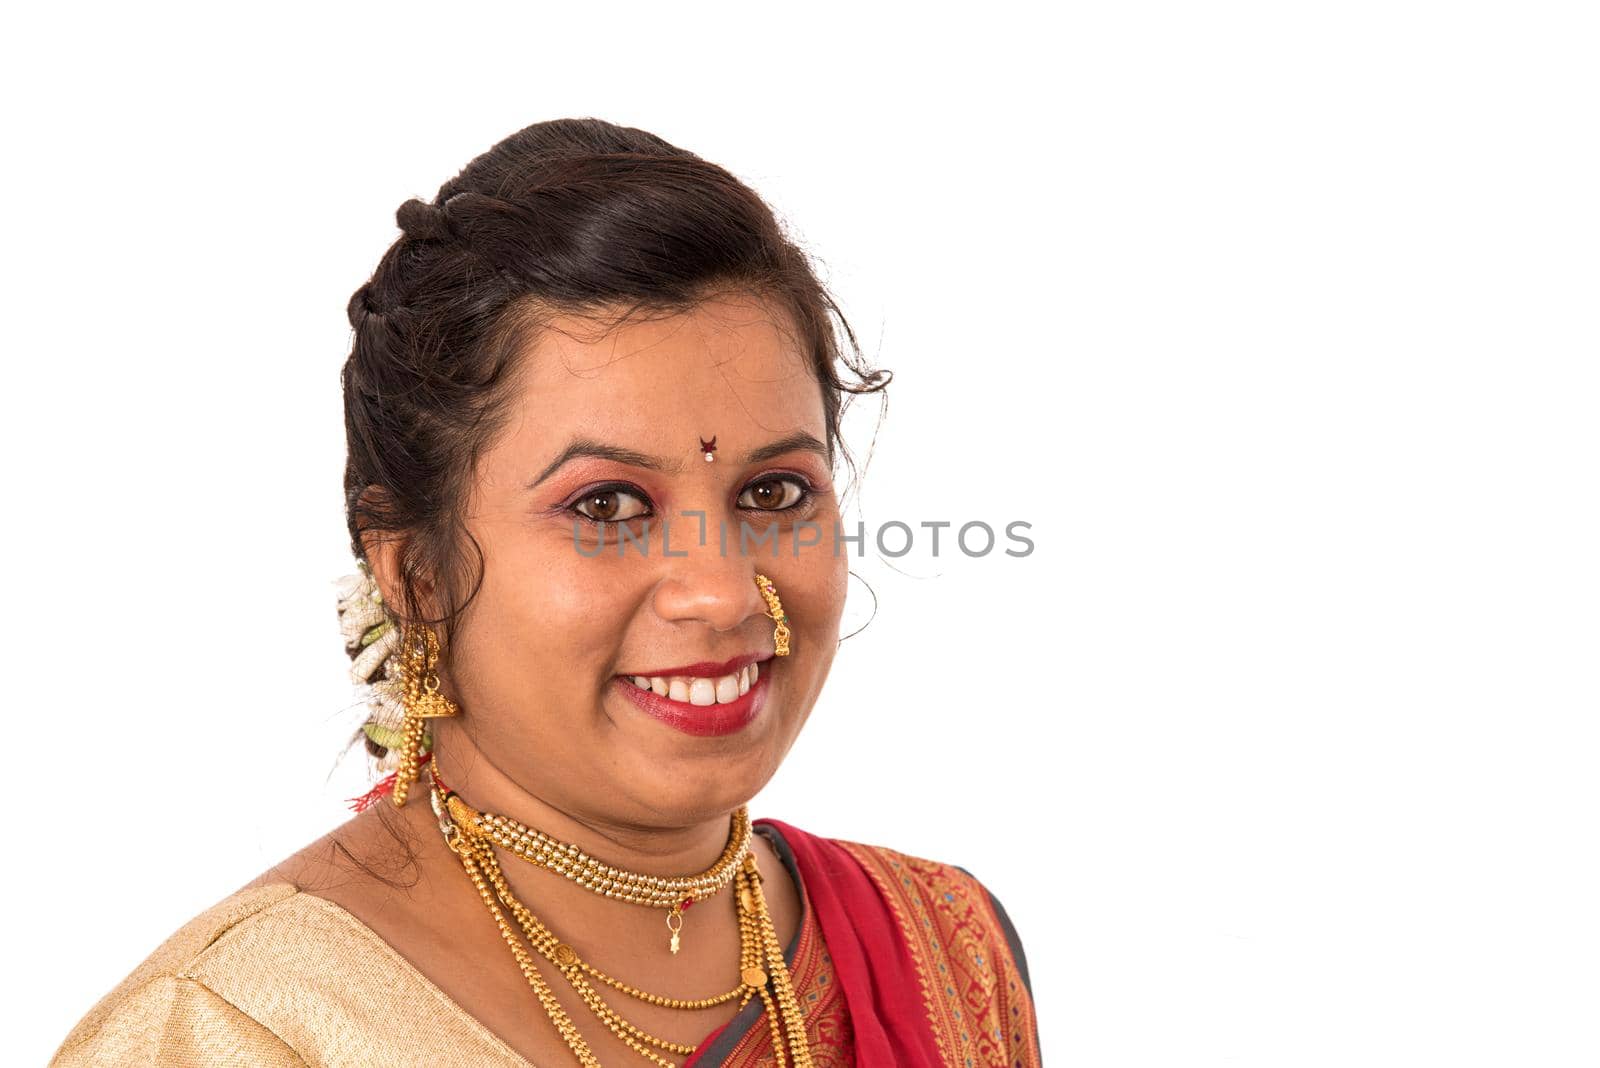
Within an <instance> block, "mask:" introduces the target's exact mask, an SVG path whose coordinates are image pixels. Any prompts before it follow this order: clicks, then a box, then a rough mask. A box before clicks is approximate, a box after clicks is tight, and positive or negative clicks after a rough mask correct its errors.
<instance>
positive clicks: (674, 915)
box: [667, 905, 683, 954]
mask: <svg viewBox="0 0 1600 1068" xmlns="http://www.w3.org/2000/svg"><path fill="white" fill-rule="evenodd" d="M673 920H677V921H678V922H677V923H676V924H674V923H673V922H672V921H673ZM667 930H669V931H671V932H672V943H671V946H672V952H673V953H674V954H676V953H677V952H678V932H679V931H681V930H683V907H682V906H681V905H674V906H672V911H671V912H669V913H667Z"/></svg>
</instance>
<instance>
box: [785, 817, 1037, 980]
mask: <svg viewBox="0 0 1600 1068" xmlns="http://www.w3.org/2000/svg"><path fill="white" fill-rule="evenodd" d="M760 822H762V823H763V824H767V825H770V826H772V827H773V828H774V829H775V830H777V831H778V833H779V834H780V836H781V837H783V839H784V841H785V843H786V844H800V843H808V844H809V845H810V846H811V847H812V849H813V850H815V851H820V852H821V853H822V855H824V856H829V855H831V856H832V857H834V858H835V859H837V858H838V857H840V856H844V855H847V856H849V857H850V858H852V859H853V860H854V861H855V864H856V865H858V866H859V867H860V868H861V869H862V870H863V871H864V872H865V873H866V875H867V876H868V877H869V878H870V879H871V881H872V883H873V884H874V885H875V886H876V887H877V889H878V892H879V894H881V895H882V896H883V898H884V899H885V900H886V901H887V902H888V903H889V905H890V907H891V909H892V910H893V912H894V913H895V916H896V918H897V920H898V921H899V922H900V925H901V927H902V933H903V934H904V935H905V936H906V937H907V939H908V940H910V941H912V942H915V943H919V944H923V945H924V946H925V947H926V948H927V949H929V950H930V951H940V952H942V954H950V953H959V954H964V955H966V956H968V957H969V958H970V959H972V960H974V961H975V962H976V963H979V964H983V963H984V962H985V961H988V962H990V963H993V964H996V965H999V966H1002V967H1004V968H1005V969H1008V970H1009V971H1010V972H1011V973H1013V975H1014V978H1015V979H1016V980H1017V981H1019V982H1020V983H1021V985H1022V986H1023V988H1024V989H1026V990H1027V991H1028V993H1029V994H1030V995H1031V993H1032V981H1031V979H1030V977H1029V975H1028V961H1027V956H1026V954H1025V953H1024V952H1023V948H1022V940H1021V938H1020V936H1019V935H1018V933H1017V929H1016V927H1015V925H1014V924H1013V923H1012V922H1011V917H1010V915H1009V914H1007V912H1006V910H1005V906H1003V905H1002V904H1001V903H1000V898H999V897H998V896H997V895H996V894H995V892H994V891H993V890H992V889H991V888H990V887H989V886H988V885H986V884H985V883H983V882H981V881H980V880H979V879H978V877H977V876H975V875H974V874H973V873H972V872H970V871H968V870H967V869H966V868H964V867H962V866H961V865H959V864H956V863H952V862H947V861H940V860H934V859H931V858H928V857H923V856H918V855H916V854H913V853H906V852H903V851H901V850H898V849H893V848H890V847H889V846H883V845H872V844H868V843H865V842H858V841H853V840H851V839H846V838H824V837H820V836H817V835H813V834H810V833H808V832H805V831H802V830H800V829H799V828H797V827H794V826H792V825H790V824H787V823H783V822H781V821H778V820H762V821H760Z"/></svg>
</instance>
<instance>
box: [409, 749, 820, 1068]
mask: <svg viewBox="0 0 1600 1068" xmlns="http://www.w3.org/2000/svg"><path fill="white" fill-rule="evenodd" d="M431 771H432V769H430V772H431ZM432 801H433V810H434V813H435V815H437V816H438V818H439V828H440V831H441V833H443V835H444V838H445V843H446V844H447V845H448V846H449V847H450V849H451V851H452V852H454V853H455V854H456V856H457V857H458V858H459V859H460V860H461V863H462V867H464V868H465V869H466V872H467V875H468V877H470V878H471V880H472V884H473V886H475V887H476V888H477V890H478V894H479V896H480V897H481V898H482V899H483V903H484V905H485V906H487V908H488V909H489V913H490V915H491V916H493V917H494V920H495V923H496V925H497V926H498V927H499V928H500V936H501V938H502V939H503V940H504V941H505V943H506V945H507V946H508V947H509V948H510V950H511V954H512V956H513V957H514V958H515V959H516V962H517V966H518V968H519V969H521V971H522V974H523V976H524V977H525V978H526V979H527V980H528V985H529V986H531V987H532V988H533V992H534V994H535V995H536V996H537V997H538V999H539V1002H540V1004H541V1005H543V1006H544V1010H545V1013H546V1014H547V1015H548V1016H549V1017H550V1021H551V1023H553V1024H554V1025H555V1027H556V1030H557V1031H558V1032H559V1033H560V1035H561V1037H562V1039H563V1040H564V1041H565V1042H566V1044H567V1047H568V1048H569V1049H571V1050H572V1052H573V1053H574V1054H575V1055H576V1056H577V1059H578V1063H579V1064H581V1065H585V1066H598V1065H599V1064H600V1062H599V1061H598V1060H597V1059H596V1058H595V1055H594V1053H593V1051H591V1050H590V1048H589V1045H588V1043H587V1042H585V1041H584V1039H583V1036H582V1035H581V1034H580V1033H579V1031H578V1029H577V1026H576V1025H575V1024H573V1022H572V1019H571V1018H570V1017H569V1016H568V1015H567V1013H566V1010H565V1009H563V1008H562V1007H561V1004H560V1003H559V1002H558V1001H557V1000H556V998H555V995H554V993H553V992H552V991H551V989H550V986H549V984H548V983H547V982H546V981H545V979H544V976H543V975H542V974H540V972H539V970H538V969H537V968H536V967H535V966H534V963H533V960H532V958H531V957H530V956H529V954H528V952H527V950H525V949H524V948H523V946H522V944H521V943H520V942H519V941H518V939H517V936H516V934H515V932H514V931H513V929H512V926H511V922H510V921H508V920H507V919H506V915H505V914H506V912H507V911H509V912H510V913H511V915H512V918H513V919H514V920H515V921H516V923H517V926H518V927H520V928H521V930H522V934H523V937H524V938H525V939H526V940H527V943H528V945H529V946H531V947H532V948H533V950H534V952H536V953H537V954H538V955H539V956H541V957H543V958H544V959H545V960H546V961H548V962H549V963H550V964H551V965H553V966H554V967H555V968H556V969H557V970H558V971H560V972H561V974H562V975H563V977H565V978H566V980H567V981H568V983H570V984H571V985H572V988H573V989H574V990H575V991H576V992H577V994H578V996H579V997H580V998H581V999H582V1000H583V1002H584V1004H585V1005H586V1006H588V1008H589V1009H590V1011H592V1012H593V1013H594V1014H595V1015H596V1016H597V1017H599V1018H600V1020H601V1022H602V1023H604V1024H605V1025H606V1027H607V1028H608V1029H609V1030H610V1031H611V1032H612V1034H614V1035H616V1036H617V1037H618V1038H619V1039H621V1040H622V1042H623V1043H624V1044H626V1045H627V1046H628V1048H630V1049H632V1050H633V1051H634V1052H636V1053H638V1054H639V1055H640V1056H642V1057H644V1058H645V1059H646V1060H648V1061H650V1062H652V1063H654V1064H657V1065H660V1066H661V1068H675V1066H674V1065H673V1062H672V1061H669V1060H667V1059H666V1057H664V1056H662V1055H661V1053H658V1052H656V1051H657V1050H661V1051H664V1052H667V1053H675V1054H679V1055H681V1056H687V1055H688V1054H691V1053H693V1052H694V1050H695V1047H694V1046H691V1045H685V1044H684V1043H681V1042H672V1041H670V1040H668V1039H664V1038H659V1037H657V1036H655V1035H651V1034H649V1033H648V1032H646V1031H644V1030H643V1029H641V1028H639V1027H637V1026H635V1025H634V1024H632V1023H630V1022H628V1021H627V1020H626V1019H624V1018H623V1017H622V1015H621V1014H620V1013H618V1012H617V1011H616V1010H615V1009H613V1008H612V1007H611V1006H610V1005H609V1004H608V1003H607V1002H606V1000H605V999H604V998H603V997H602V996H601V995H600V993H599V991H597V990H596V989H595V987H594V985H593V984H592V983H591V982H590V981H589V980H590V979H594V980H598V981H599V982H601V983H604V984H606V985H608V986H611V987H613V988H614V989H616V990H618V991H620V992H622V993H624V994H627V995H628V996H630V997H633V998H636V999H638V1000H640V1001H644V1002H646V1003H648V1004H651V1005H658V1006H661V1007H663V1008H671V1009H685V1010H697V1009H708V1008H712V1007H714V1006H717V1005H721V1004H724V1003H726V1002H728V1001H732V1000H733V999H734V998H739V999H740V1000H739V1008H741V1009H742V1008H743V1007H744V1006H745V1004H746V1003H747V1002H749V1000H750V999H751V998H752V997H760V998H761V1000H762V1003H763V1004H764V1005H765V1007H766V1010H767V1021H768V1026H769V1027H770V1029H771V1033H772V1050H773V1056H774V1058H775V1060H776V1063H777V1064H778V1066H779V1068H787V1065H789V1064H793V1065H794V1068H812V1060H811V1051H810V1048H809V1047H808V1046H807V1044H806V1036H805V1017H804V1015H803V1014H802V1012H801V1011H800V1003H799V1000H798V999H797V998H796V997H795V994H794V988H793V985H792V983H791V982H790V978H789V969H788V965H787V964H786V963H785V961H784V959H783V948H782V946H780V945H779V943H778V934H777V931H776V929H775V928H774V927H773V924H772V917H771V915H770V914H769V913H768V911H767V903H766V897H765V896H764V895H763V894H762V892H761V871H760V868H759V867H758V866H757V864H756V858H755V854H754V853H752V852H750V850H749V841H748V837H747V835H746V838H745V841H744V846H743V848H742V849H739V850H736V851H735V852H736V853H737V855H738V859H737V862H736V865H734V866H730V867H731V875H730V881H731V882H732V883H733V884H734V888H735V893H736V895H737V911H738V920H739V980H740V981H739V985H738V986H736V987H734V988H733V989H732V990H729V991H727V992H726V993H723V994H718V995H716V996H714V997H709V998H694V999H686V998H669V997H664V996H662V995H659V994H651V993H648V992H646V991H643V990H640V989H638V988H637V987H633V986H630V985H629V984H627V983H624V982H622V981H621V980H619V979H616V978H614V977H612V976H610V975H607V974H606V973H605V972H603V971H601V970H600V969H598V968H596V967H594V966H593V965H591V964H589V963H588V962H587V961H584V960H583V959H582V958H580V957H579V956H578V954H577V952H576V951H575V950H574V949H573V948H572V947H571V946H570V945H568V944H567V943H565V942H563V941H561V939H560V938H559V937H558V936H557V935H556V934H555V933H554V932H553V931H551V930H550V929H549V928H548V927H547V926H545V925H544V924H543V923H542V922H540V920H539V918H538V917H536V916H535V915H534V914H533V913H532V912H531V911H529V909H528V908H527V906H525V905H524V904H523V903H522V902H521V901H519V900H517V898H516V897H515V895H513V894H512V892H511V888H510V887H509V886H508V885H507V884H506V880H505V875H504V873H503V872H502V871H501V870H500V863H499V859H498V858H497V857H496V856H495V852H494V847H495V846H496V845H497V844H501V843H500V842H499V841H497V839H496V836H495V835H494V834H493V833H492V832H491V831H490V830H488V828H491V827H495V826H496V823H495V819H496V817H493V816H488V815H486V814H484V813H479V812H476V811H475V810H473V809H472V808H471V806H469V805H467V804H466V803H465V802H464V801H462V800H461V799H460V797H459V796H458V795H456V794H455V793H454V792H453V791H451V790H450V789H449V788H448V787H445V786H444V785H443V784H442V783H440V782H439V779H438V775H437V773H433V791H432ZM739 815H743V816H744V819H743V820H742V821H741V820H740V819H738V818H737V817H736V819H735V824H734V833H733V834H731V835H730V836H729V849H730V850H732V849H733V847H734V844H735V842H736V841H737V840H738V839H739V838H740V833H739V826H740V825H741V823H742V825H743V826H744V827H746V828H748V826H749V820H748V815H747V814H746V813H745V810H744V809H743V808H741V809H740V813H739ZM505 822H506V823H510V822H511V821H505ZM516 826H518V827H520V825H516ZM522 829H523V830H524V831H528V829H527V828H522ZM528 833H529V834H530V835H540V832H537V831H528ZM500 837H502V838H503V837H504V835H503V834H502V835H501V836H500ZM540 837H541V838H545V837H546V836H543V835H540ZM547 840H548V841H549V843H550V844H552V845H554V846H557V847H559V849H560V852H561V853H562V854H564V855H566V856H568V857H571V858H576V857H579V856H583V857H585V859H587V860H590V861H592V858H587V855H586V854H582V853H581V852H580V851H578V850H576V848H575V847H573V846H567V845H563V844H561V843H557V842H555V841H554V840H553V839H547ZM517 855H518V856H526V854H525V853H518V854H517ZM553 855H555V852H554V851H551V852H550V853H549V854H548V855H547V858H546V860H543V861H541V860H539V859H536V858H537V855H536V858H535V859H534V860H533V863H536V864H541V865H542V866H548V865H549V859H548V856H553ZM728 855H729V854H728V851H726V850H725V851H724V854H723V856H724V859H726V858H727V856H728ZM592 863H594V864H598V863H599V862H598V861H592ZM722 863H723V861H721V860H719V861H718V865H719V866H720V865H721V864H722ZM579 864H580V862H577V861H576V860H575V859H574V860H573V862H572V863H570V864H568V865H567V868H568V869H569V870H570V869H572V868H573V867H575V866H579ZM602 868H606V870H609V871H616V869H614V868H609V867H608V866H604V865H602ZM709 870H710V871H717V870H718V866H713V868H712V869H709ZM568 877H569V878H572V879H574V881H577V882H579V883H580V885H584V886H587V887H588V888H589V889H591V890H594V891H595V892H597V893H605V892H606V891H607V890H613V891H615V890H617V889H618V887H617V886H616V884H617V883H618V882H619V881H621V882H622V883H623V884H624V886H625V887H628V886H634V885H635V884H637V883H638V882H639V881H641V880H642V881H643V884H644V885H646V886H649V885H650V884H651V881H652V880H655V881H656V882H660V883H665V884H674V889H673V891H672V892H674V893H676V892H677V889H678V888H677V887H676V883H677V880H672V879H657V878H656V877H654V876H640V875H636V874H634V873H631V872H621V871H617V874H616V875H615V876H612V875H604V876H601V877H600V880H599V881H597V880H595V879H592V878H589V879H588V880H587V881H585V880H580V879H578V878H577V876H576V875H573V874H569V875H568ZM719 877H720V876H719ZM700 878H701V877H700V876H689V877H687V879H688V880H689V881H690V882H693V883H694V885H695V886H697V887H698V886H700V885H701V884H700V883H698V882H695V880H698V879H700ZM606 879H609V880H610V881H611V883H612V884H613V885H611V886H609V887H601V886H600V882H601V881H604V880H606ZM722 885H727V883H726V882H724V883H723V884H722ZM626 892H629V893H631V892H632V891H626ZM714 892H715V891H710V893H714ZM608 896H612V897H617V898H618V899H619V900H632V899H631V898H629V897H624V896H621V894H620V893H612V894H609V895H608ZM640 896H645V897H650V895H640ZM705 896H709V893H706V892H703V891H702V892H701V897H705ZM700 899H701V898H700V897H692V898H689V900H700ZM635 903H638V904H646V903H649V904H656V903H657V902H656V900H655V898H653V897H651V898H650V900H649V901H636V902H635ZM658 907H659V906H658ZM680 922H681V919H680ZM673 940H674V942H676V940H677V932H676V930H674V931H673ZM674 951H676V950H674ZM769 984H770V985H769ZM786 1040H787V1041H786ZM651 1047H654V1048H651ZM785 1047H787V1049H788V1051H789V1059H786V1058H785V1054H784V1050H785Z"/></svg>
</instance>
